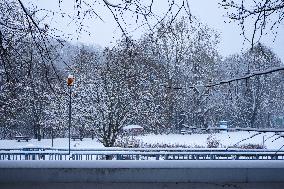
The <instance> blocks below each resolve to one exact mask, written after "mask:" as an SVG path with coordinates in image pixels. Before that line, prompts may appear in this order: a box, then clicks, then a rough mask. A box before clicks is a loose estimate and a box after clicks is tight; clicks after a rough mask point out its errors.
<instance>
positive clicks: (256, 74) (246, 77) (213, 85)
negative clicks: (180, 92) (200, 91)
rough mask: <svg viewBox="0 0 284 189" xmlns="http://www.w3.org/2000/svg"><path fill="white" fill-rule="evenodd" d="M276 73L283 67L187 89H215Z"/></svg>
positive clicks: (282, 69) (283, 67)
mask: <svg viewBox="0 0 284 189" xmlns="http://www.w3.org/2000/svg"><path fill="white" fill-rule="evenodd" d="M278 71H284V66H281V67H273V68H270V69H267V70H264V71H255V72H252V73H250V74H247V75H244V76H240V77H235V78H231V79H227V80H222V81H218V82H215V83H208V84H205V85H192V86H188V88H198V87H215V86H219V85H223V84H227V83H228V84H230V83H232V82H234V81H240V80H244V79H249V78H252V77H255V76H260V75H267V74H270V73H274V72H278Z"/></svg>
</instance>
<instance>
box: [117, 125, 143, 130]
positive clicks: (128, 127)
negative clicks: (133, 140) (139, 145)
mask: <svg viewBox="0 0 284 189" xmlns="http://www.w3.org/2000/svg"><path fill="white" fill-rule="evenodd" d="M122 129H123V130H131V129H143V127H141V126H140V125H127V126H124V127H123V128H122Z"/></svg>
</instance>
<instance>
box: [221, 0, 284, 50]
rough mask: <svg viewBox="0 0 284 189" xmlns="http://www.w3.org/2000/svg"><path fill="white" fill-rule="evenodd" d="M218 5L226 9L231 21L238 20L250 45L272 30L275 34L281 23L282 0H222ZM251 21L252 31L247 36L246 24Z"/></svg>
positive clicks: (283, 15) (282, 16)
mask: <svg viewBox="0 0 284 189" xmlns="http://www.w3.org/2000/svg"><path fill="white" fill-rule="evenodd" d="M220 5H221V6H222V7H223V8H224V9H225V10H227V16H228V17H229V19H230V20H231V21H236V22H238V24H239V25H240V26H241V28H242V34H243V36H245V39H246V40H248V41H250V42H251V44H252V46H253V45H254V44H255V43H257V42H258V41H259V40H260V38H261V37H262V36H263V35H265V34H267V33H268V32H273V33H274V35H275V36H276V35H277V29H278V27H279V26H280V25H281V24H282V23H283V19H284V1H283V0H259V1H250V0H242V1H238V2H236V1H231V0H230V1H228V0H222V2H221V3H220ZM251 21H252V22H253V33H252V36H251V37H247V36H246V34H247V33H246V30H247V26H248V25H247V24H248V23H251ZM250 26H251V24H249V27H250Z"/></svg>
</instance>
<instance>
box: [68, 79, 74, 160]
mask: <svg viewBox="0 0 284 189" xmlns="http://www.w3.org/2000/svg"><path fill="white" fill-rule="evenodd" d="M73 84H74V77H73V75H70V74H69V75H68V78H67V86H68V88H69V124H68V138H69V148H68V149H69V151H68V153H69V155H70V128H71V108H72V104H71V102H72V101H71V100H72V99H71V97H72V96H71V94H72V86H73Z"/></svg>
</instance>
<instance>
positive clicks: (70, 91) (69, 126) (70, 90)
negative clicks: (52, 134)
mask: <svg viewBox="0 0 284 189" xmlns="http://www.w3.org/2000/svg"><path fill="white" fill-rule="evenodd" d="M71 93H72V86H71V85H70V86H69V125H68V138H69V155H70V147H71V144H70V142H71V141H70V139H71V138H70V137H71V136H70V128H71V108H72V105H71Z"/></svg>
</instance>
